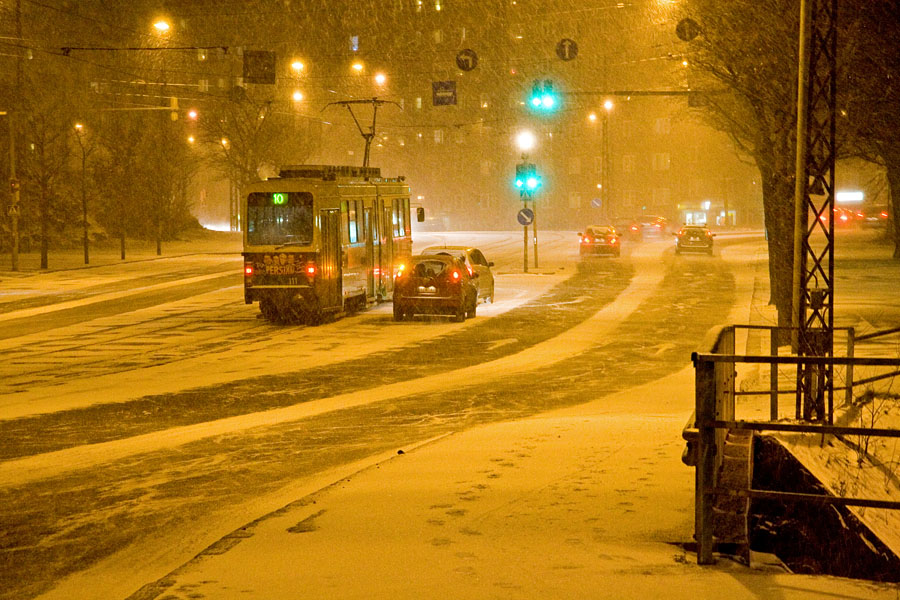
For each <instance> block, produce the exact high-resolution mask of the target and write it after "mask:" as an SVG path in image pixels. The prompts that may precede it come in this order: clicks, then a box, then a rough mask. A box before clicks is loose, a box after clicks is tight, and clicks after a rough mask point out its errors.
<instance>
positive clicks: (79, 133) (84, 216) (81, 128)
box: [75, 123, 90, 265]
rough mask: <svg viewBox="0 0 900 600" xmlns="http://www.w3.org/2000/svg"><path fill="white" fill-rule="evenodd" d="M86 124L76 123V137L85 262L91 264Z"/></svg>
mask: <svg viewBox="0 0 900 600" xmlns="http://www.w3.org/2000/svg"><path fill="white" fill-rule="evenodd" d="M83 136H84V125H83V124H81V123H75V139H76V140H78V146H79V148H81V229H82V231H83V233H84V237H83V242H84V264H86V265H87V264H90V257H89V255H88V222H87V193H86V189H85V178H86V177H85V172H86V166H87V149H86V148H85V145H84V137H83Z"/></svg>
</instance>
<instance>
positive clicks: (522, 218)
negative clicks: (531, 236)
mask: <svg viewBox="0 0 900 600" xmlns="http://www.w3.org/2000/svg"><path fill="white" fill-rule="evenodd" d="M516 220H517V221H518V222H519V225H524V226H526V227H528V226H529V225H531V223H532V222H533V221H534V211H533V210H531V209H530V208H523V209H522V210H520V211H519V214H517V215H516Z"/></svg>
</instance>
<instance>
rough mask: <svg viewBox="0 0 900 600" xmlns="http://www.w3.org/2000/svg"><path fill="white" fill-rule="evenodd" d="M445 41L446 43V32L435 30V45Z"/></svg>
mask: <svg viewBox="0 0 900 600" xmlns="http://www.w3.org/2000/svg"><path fill="white" fill-rule="evenodd" d="M443 41H444V32H443V31H441V30H440V29H435V30H434V43H435V44H440V43H441V42H443Z"/></svg>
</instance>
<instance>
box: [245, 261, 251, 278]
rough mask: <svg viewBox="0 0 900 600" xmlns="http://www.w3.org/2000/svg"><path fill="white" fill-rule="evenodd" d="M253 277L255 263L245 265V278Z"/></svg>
mask: <svg viewBox="0 0 900 600" xmlns="http://www.w3.org/2000/svg"><path fill="white" fill-rule="evenodd" d="M252 276H253V263H244V277H252Z"/></svg>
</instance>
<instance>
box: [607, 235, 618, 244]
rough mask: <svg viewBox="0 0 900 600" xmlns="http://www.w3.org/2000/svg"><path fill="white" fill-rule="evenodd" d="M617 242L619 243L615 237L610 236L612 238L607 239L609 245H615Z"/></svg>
mask: <svg viewBox="0 0 900 600" xmlns="http://www.w3.org/2000/svg"><path fill="white" fill-rule="evenodd" d="M618 241H619V240H618V239H616V237H615V236H612V237H610V238H609V243H610V244H615V243H616V242H618Z"/></svg>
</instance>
